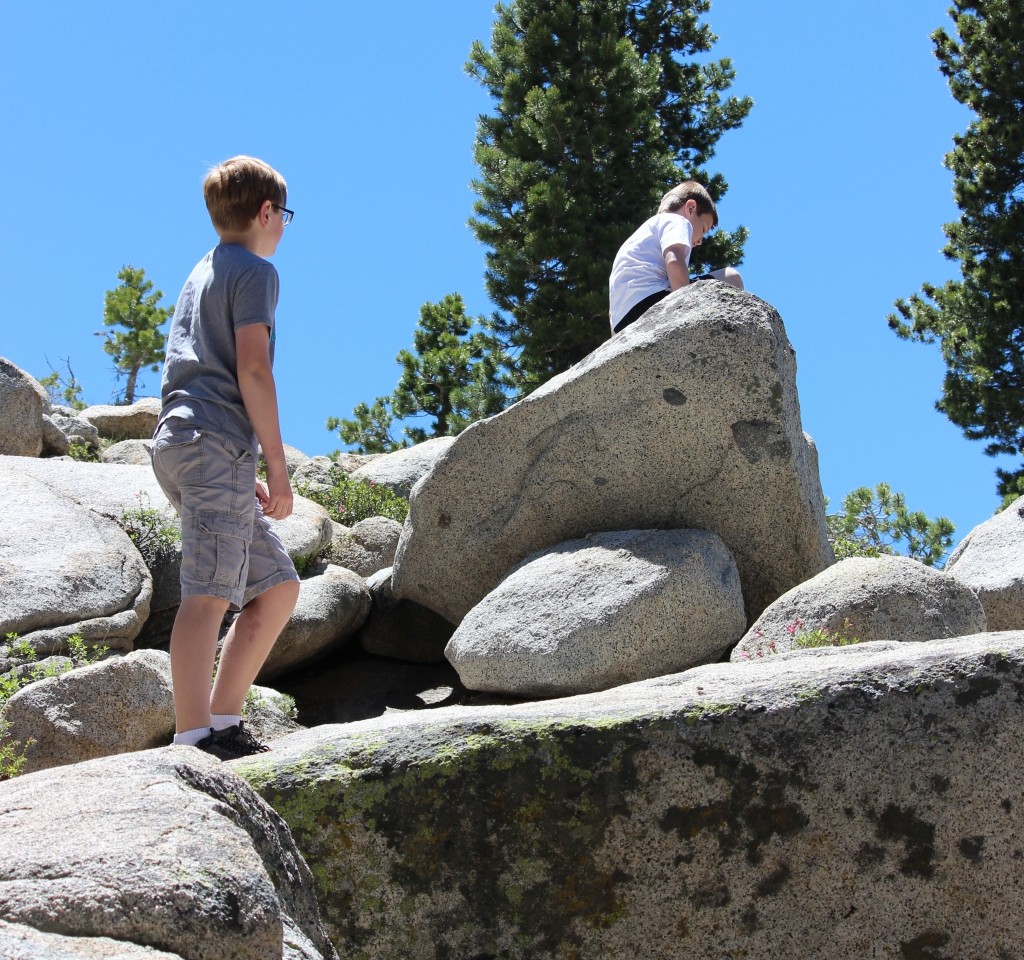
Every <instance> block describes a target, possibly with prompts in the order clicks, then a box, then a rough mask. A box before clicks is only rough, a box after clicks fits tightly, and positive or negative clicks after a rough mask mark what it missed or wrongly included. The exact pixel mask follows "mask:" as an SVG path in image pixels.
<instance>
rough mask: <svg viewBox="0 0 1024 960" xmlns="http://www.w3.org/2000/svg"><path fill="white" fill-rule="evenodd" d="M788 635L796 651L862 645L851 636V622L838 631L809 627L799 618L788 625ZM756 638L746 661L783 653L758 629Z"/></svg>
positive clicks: (756, 629) (755, 633)
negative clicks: (755, 642)
mask: <svg viewBox="0 0 1024 960" xmlns="http://www.w3.org/2000/svg"><path fill="white" fill-rule="evenodd" d="M786 633H788V634H789V635H790V637H792V638H793V649H794V650H810V649H814V648H815V647H845V646H849V645H850V644H853V643H860V639H859V638H858V637H854V636H851V634H850V621H849V620H844V621H843V625H842V626H841V627H839V628H838V629H836V630H830V629H829V628H828V627H810V628H809V627H807V626H806V625H805V624H804V621H803V620H801V619H800V618H799V617H797V619H796V620H793V621H792V622H791V623H787V624H786ZM754 637H755V638H756V639H757V645H756V646H754V647H753V648H752V649H751V650H745V651H744V652H743V654H742V658H743V659H744V660H753V659H758V658H760V657H767V656H771V655H772V654H775V653H781V651H780V649H779V647H778V645H777V644H776V642H775V641H774V640H765V636H764V631H763V630H762V629H761V628H760V627H757V628H755V630H754Z"/></svg>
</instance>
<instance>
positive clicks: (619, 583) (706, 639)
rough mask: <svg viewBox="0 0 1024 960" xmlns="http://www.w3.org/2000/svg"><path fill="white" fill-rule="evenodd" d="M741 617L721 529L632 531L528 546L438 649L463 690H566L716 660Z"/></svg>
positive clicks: (737, 633)
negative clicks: (534, 548)
mask: <svg viewBox="0 0 1024 960" xmlns="http://www.w3.org/2000/svg"><path fill="white" fill-rule="evenodd" d="M746 625H747V619H746V616H745V615H744V612H743V595H742V594H741V592H740V581H739V575H738V574H737V572H736V564H735V563H734V562H733V559H732V557H731V556H730V555H729V551H728V550H727V549H726V548H725V544H723V543H722V541H721V539H719V537H717V536H715V534H713V533H707V532H705V531H703V530H630V531H626V532H623V533H602V534H592V535H591V536H589V537H586V538H585V539H583V540H570V541H569V542H567V543H563V544H559V545H558V546H557V547H552V548H551V549H549V550H542V551H541V552H539V553H536V554H534V555H533V556H531V557H528V558H527V559H526V560H524V561H523V563H521V564H520V565H519V566H518V567H516V568H515V569H514V570H513V571H512V572H511V573H510V574H509V575H508V576H507V577H506V578H505V579H504V580H502V581H501V583H499V584H498V586H497V587H495V588H494V590H493V591H492V592H491V593H489V594H488V595H487V596H486V597H484V599H483V600H481V601H480V603H478V604H477V605H476V606H475V607H474V608H473V609H472V610H470V612H469V613H468V614H467V615H466V618H465V619H464V620H463V621H462V623H461V624H460V625H459V627H458V629H457V630H456V631H455V633H454V635H453V636H452V638H451V641H450V642H449V644H448V647H447V648H446V650H445V656H446V657H447V658H448V659H449V660H450V661H451V663H452V665H453V666H454V667H455V669H456V670H457V671H458V673H459V679H461V680H462V683H463V684H464V685H465V686H466V687H467V688H468V689H470V690H482V691H486V692H490V693H510V694H515V695H516V696H521V697H551V696H568V695H571V694H575V693H589V692H590V691H592V690H603V689H605V688H607V687H613V686H616V685H618V684H622V683H630V682H632V681H634V680H643V679H646V678H648V677H658V676H662V675H663V674H668V673H676V672H678V671H680V670H686V669H687V668H689V667H694V666H697V665H698V664H701V663H708V662H709V661H711V660H716V659H718V657H720V656H721V655H722V653H724V652H725V651H726V650H727V649H728V648H729V647H730V646H732V645H733V644H734V643H736V641H737V640H739V638H740V637H741V636H742V635H743V631H744V629H745V628H746Z"/></svg>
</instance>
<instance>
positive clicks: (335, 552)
mask: <svg viewBox="0 0 1024 960" xmlns="http://www.w3.org/2000/svg"><path fill="white" fill-rule="evenodd" d="M332 527H333V531H334V533H333V536H332V538H331V544H330V559H331V561H332V562H333V563H336V564H338V566H341V567H345V568H346V569H348V570H351V571H353V572H354V573H358V574H359V576H361V577H367V578H368V577H372V576H373V575H374V574H375V573H378V572H379V571H381V570H385V569H387V568H388V567H390V566H391V565H392V564H393V563H394V560H395V551H396V550H397V549H398V541H399V540H400V539H401V537H402V525H401V524H400V523H399V522H398V521H397V520H392V519H391V518H390V517H367V518H366V519H365V520H360V521H359V522H358V523H355V524H353V525H352V526H351V527H346V526H344V525H343V524H340V523H335V524H333V525H332Z"/></svg>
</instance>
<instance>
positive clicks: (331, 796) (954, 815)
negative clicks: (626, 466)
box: [231, 633, 1024, 960]
mask: <svg viewBox="0 0 1024 960" xmlns="http://www.w3.org/2000/svg"><path fill="white" fill-rule="evenodd" d="M1022 683H1024V634H1022V633H1003V634H998V635H995V636H993V635H983V636H980V637H972V638H958V639H955V640H937V641H933V642H931V643H901V644H893V645H888V644H879V643H874V644H868V645H862V646H859V647H849V648H844V649H842V650H835V649H831V650H821V651H818V650H815V651H806V652H800V653H792V654H786V655H783V656H780V657H776V658H773V659H772V660H771V661H758V662H756V663H745V664H714V665H709V666H704V667H698V668H697V669H695V670H691V671H689V672H687V673H685V674H679V675H676V676H673V677H664V678H660V679H658V680H650V681H645V682H643V683H639V684H633V685H630V686H626V687H618V688H615V689H614V690H609V691H605V692H603V693H599V694H591V695H588V696H583V697H574V698H571V699H565V700H555V701H547V702H544V703H533V704H523V705H521V706H507V705H505V706H500V707H497V706H496V707H479V708H443V709H441V710H438V711H435V712H433V713H430V714H427V715H424V714H416V713H414V714H396V715H387V716H385V717H383V718H381V719H380V720H375V721H365V722H362V723H356V724H350V725H347V726H345V727H339V726H333V727H330V726H328V727H319V728H317V729H315V730H310V731H306V732H302V733H298V734H294V735H293V736H291V737H288V738H285V739H284V740H281V741H278V743H277V745H276V747H277V749H275V751H274V752H273V753H271V754H266V755H264V756H263V757H261V758H252V759H251V760H242V761H235V762H234V763H232V764H231V766H232V768H233V769H235V770H236V771H237V772H239V773H241V774H242V775H243V776H245V777H246V778H247V779H248V780H249V781H250V782H251V783H253V784H254V785H256V786H257V789H258V790H259V792H260V793H261V794H262V796H263V797H264V798H265V799H266V800H268V802H269V803H270V804H271V805H272V806H273V807H274V808H275V809H276V810H278V811H279V812H280V813H282V815H283V816H284V817H285V819H286V820H287V821H288V823H289V826H290V827H291V830H292V833H293V835H294V837H295V839H296V842H297V843H298V846H299V848H300V849H301V850H302V851H303V854H304V855H305V857H306V859H307V861H308V862H310V863H315V864H316V865H317V871H316V877H317V891H318V896H319V901H320V904H321V909H322V910H323V915H324V921H325V924H326V926H327V929H328V931H329V933H330V935H331V938H332V940H333V941H334V943H335V944H336V945H338V947H339V949H340V950H341V951H342V952H344V954H345V955H346V956H352V957H356V956H358V957H363V958H367V960H384V958H394V957H405V956H408V957H417V958H419V960H441V958H444V957H480V956H492V957H499V956H500V957H503V958H506V960H520V958H522V960H555V958H564V957H569V956H578V957H604V958H609V960H626V958H630V960H632V958H635V957H637V956H638V955H641V954H638V952H637V945H638V944H643V950H642V955H643V956H646V957H666V958H691V957H707V956H714V957H748V958H754V957H757V958H760V957H786V958H787V960H821V958H823V957H876V958H885V960H903V958H906V957H920V958H925V957H940V956H941V957H950V958H952V957H1001V956H1015V955H1016V954H1017V953H1018V952H1019V943H1020V924H1019V916H1020V914H1019V895H1020V891H1019V872H1020V871H1019V864H1018V863H1017V861H1016V860H1015V859H1014V856H1013V855H1012V853H1011V851H1013V850H1016V849H1018V848H1019V832H1020V831H1019V820H1018V817H1017V808H1018V806H1019V801H1020V796H1019V794H1020V788H1019V784H1020V782H1021V779H1022V777H1024V745H1022V741H1021V738H1020V736H1019V733H1018V728H1019V717H1020V704H1019V693H1018V690H1019V689H1020V687H1021V684H1022ZM967 904H977V905H978V909H966V905H967ZM981 905H984V909H981ZM708 944H713V945H714V946H713V948H712V949H710V950H709V947H708Z"/></svg>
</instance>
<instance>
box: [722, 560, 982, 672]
mask: <svg viewBox="0 0 1024 960" xmlns="http://www.w3.org/2000/svg"><path fill="white" fill-rule="evenodd" d="M987 629H989V627H988V626H987V625H986V620H985V611H984V610H983V609H982V606H981V603H980V602H979V601H978V598H977V597H976V596H975V595H974V593H973V591H971V589H970V588H969V587H966V586H964V585H963V584H962V583H959V582H958V581H957V580H955V579H954V578H953V577H951V576H949V575H947V574H945V573H942V572H940V571H938V570H934V569H933V568H931V567H926V566H925V565H924V564H923V563H918V561H916V560H911V559H910V558H909V557H876V558H871V559H868V558H865V557H852V558H850V559H847V560H843V561H841V562H839V563H837V564H836V565H835V566H833V567H829V569H828V570H825V571H823V572H822V573H819V574H818V575H817V576H816V577H812V578H811V579H810V580H808V581H807V582H806V583H802V584H800V586H798V587H794V588H793V589H792V590H790V591H788V592H787V593H784V594H783V595H782V596H781V597H779V599H778V600H776V601H775V602H774V603H773V604H772V605H771V606H770V607H768V609H767V610H765V612H764V613H762V614H761V616H760V617H758V619H757V622H756V623H755V624H754V625H753V626H752V627H751V628H750V630H749V631H748V632H747V634H746V636H744V638H743V639H742V641H740V643H739V644H737V646H736V647H734V648H733V651H732V654H731V659H732V660H743V659H746V658H748V657H752V656H754V657H757V656H764V655H765V653H766V652H768V651H771V652H772V653H781V652H783V651H785V650H789V649H791V648H792V647H793V646H794V641H795V639H796V637H797V636H798V635H799V634H800V633H802V632H804V631H809V630H827V631H829V632H830V633H832V634H839V635H844V636H846V637H847V638H856V639H858V640H862V641H870V640H889V641H905V640H935V639H937V638H942V637H962V636H966V635H968V634H972V633H983V632H984V631H985V630H987Z"/></svg>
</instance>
